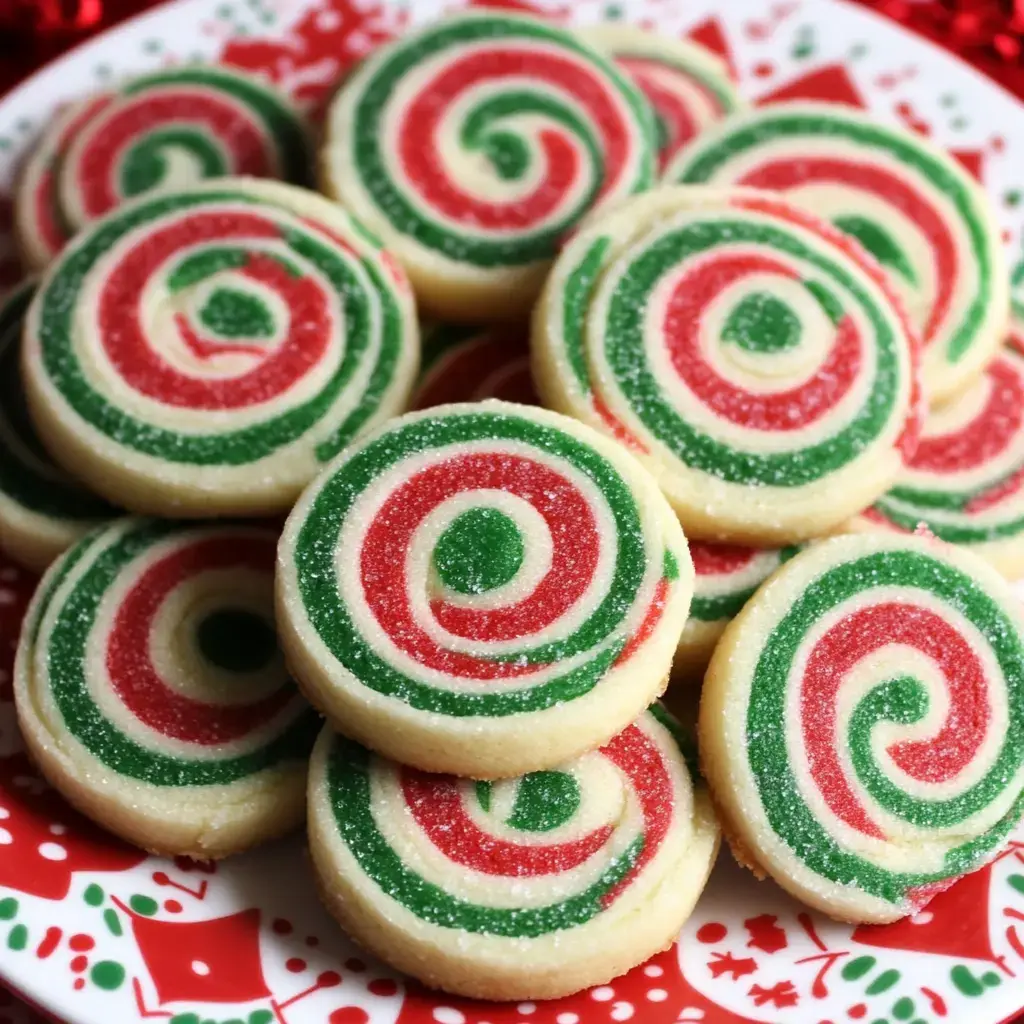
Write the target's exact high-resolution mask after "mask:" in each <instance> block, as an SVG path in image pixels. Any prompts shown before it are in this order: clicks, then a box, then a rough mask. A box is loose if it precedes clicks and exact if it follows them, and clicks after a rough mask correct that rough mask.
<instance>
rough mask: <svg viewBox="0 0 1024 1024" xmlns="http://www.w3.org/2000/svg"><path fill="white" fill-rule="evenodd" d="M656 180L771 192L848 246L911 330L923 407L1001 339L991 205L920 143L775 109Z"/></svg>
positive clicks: (848, 120)
mask: <svg viewBox="0 0 1024 1024" xmlns="http://www.w3.org/2000/svg"><path fill="white" fill-rule="evenodd" d="M665 180H666V181H673V182H678V183H680V184H688V185H699V184H706V185H715V186H719V187H721V186H736V185H745V186H750V187H754V188H765V189H773V190H776V189H777V190H780V191H783V192H785V193H786V196H787V198H789V199H792V201H793V202H796V203H800V204H801V205H802V206H805V207H806V208H807V209H809V210H811V211H812V212H813V213H815V214H817V215H818V216H820V217H822V218H824V219H826V220H829V221H831V222H832V223H833V224H835V225H836V227H838V228H840V229H841V230H843V231H845V232H847V233H848V234H850V235H852V236H853V237H854V238H856V239H857V240H858V241H859V242H860V243H861V244H862V245H864V246H865V248H867V249H868V250H869V251H870V252H871V253H872V254H873V255H874V256H875V257H876V258H877V259H878V260H879V262H881V263H882V264H883V265H884V266H885V268H886V270H887V271H888V274H889V278H890V280H891V282H892V284H893V286H894V287H895V288H896V289H898V291H899V293H900V295H901V297H902V298H903V301H904V303H905V304H906V307H907V310H908V312H909V314H910V316H911V318H912V320H913V321H914V323H915V325H916V326H917V327H918V329H919V330H920V332H921V335H922V340H923V343H924V363H923V370H924V383H925V391H926V394H927V397H928V400H929V401H930V402H939V401H942V400H944V399H946V398H949V397H950V396H952V395H954V394H956V393H957V392H958V391H960V390H962V389H963V388H964V387H965V386H967V385H968V384H969V383H970V382H971V380H972V379H973V378H975V377H977V375H978V374H979V373H981V371H982V370H983V369H984V367H985V365H986V364H987V363H988V362H989V360H990V359H991V358H992V357H993V355H994V354H995V352H996V349H998V347H999V345H1000V343H1001V341H1002V337H1003V332H1004V331H1005V329H1006V321H1007V315H1008V310H1009V300H1008V290H1007V277H1008V275H1007V268H1006V261H1005V258H1004V255H1003V248H1002V241H1001V237H1000V229H999V225H998V223H997V221H996V218H995V215H994V213H993V210H992V207H991V203H990V201H989V199H988V197H987V196H986V195H985V193H984V191H983V190H982V189H981V188H980V187H979V185H978V184H977V183H976V182H975V181H973V180H972V179H971V178H970V176H969V175H968V174H967V172H966V171H965V170H964V169H963V168H962V167H961V166H960V165H959V164H958V163H957V162H956V161H955V160H954V159H953V158H952V157H951V156H949V155H948V154H947V153H945V152H943V151H942V150H940V149H939V148H938V147H936V146H934V145H933V144H932V143H930V142H928V141H927V140H926V139H922V138H921V137H920V136H918V135H912V134H911V133H910V132H906V131H901V130H899V129H896V128H891V127H889V126H887V125H882V124H878V123H876V122H875V121H873V120H872V119H871V118H870V117H869V116H868V115H865V114H862V113H861V112H859V111H857V110H853V109H850V108H849V107H845V106H839V105H836V104H827V103H780V104H773V105H771V106H768V107H763V108H761V109H760V110H757V111H751V112H749V113H746V114H739V115H736V116H734V117H730V118H728V119H727V120H726V121H723V122H721V123H720V124H719V125H716V126H713V127H712V128H711V129H710V130H709V131H708V132H706V133H705V134H704V135H702V136H701V137H700V138H699V139H696V140H694V142H693V143H692V144H691V145H689V146H687V147H686V148H685V149H684V150H683V151H682V152H680V153H679V155H678V156H677V158H676V159H675V161H674V162H673V163H672V164H671V166H669V167H668V169H667V170H666V172H665Z"/></svg>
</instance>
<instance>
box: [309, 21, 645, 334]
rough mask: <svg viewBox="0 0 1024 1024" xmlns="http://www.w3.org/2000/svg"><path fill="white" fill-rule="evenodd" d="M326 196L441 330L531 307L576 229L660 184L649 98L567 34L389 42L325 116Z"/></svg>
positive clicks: (449, 31) (461, 28)
mask: <svg viewBox="0 0 1024 1024" xmlns="http://www.w3.org/2000/svg"><path fill="white" fill-rule="evenodd" d="M325 129H326V142H325V146H324V150H323V153H322V161H321V166H322V182H321V183H322V185H323V186H324V188H325V190H326V191H327V192H328V193H329V194H331V195H333V196H335V197H337V198H338V199H339V200H340V201H341V202H342V203H343V204H344V205H345V206H346V207H348V208H349V209H351V210H352V212H353V213H354V214H355V215H356V216H357V217H359V218H360V219H362V220H363V221H364V222H365V223H367V224H368V225H369V226H370V227H371V228H372V229H373V230H374V231H376V232H377V233H378V234H380V235H381V237H382V238H383V239H384V242H385V244H386V245H387V246H388V248H389V249H391V250H393V251H394V252H395V254H396V255H397V256H398V258H399V259H400V260H401V261H402V262H403V264H404V265H405V267H406V269H407V270H408V272H409V276H410V277H411V279H412V281H413V285H414V287H415V288H416V295H417V299H418V300H419V301H420V304H421V306H422V307H423V308H424V309H425V310H426V311H427V312H429V313H430V314H431V315H433V316H436V317H437V318H438V319H441V320H454V321H458V322H469V323H493V322H501V321H503V320H506V319H508V318H509V317H515V316H522V315H525V314H526V313H528V312H529V310H530V307H531V305H532V304H533V300H534V299H535V298H536V296H537V293H538V292H539V291H540V288H541V285H542V284H543V280H544V275H545V274H546V273H547V270H548V267H549V265H550V261H551V259H552V258H553V257H554V255H555V253H556V251H557V248H558V246H559V244H560V242H561V240H562V239H563V238H564V236H565V235H566V233H567V232H568V231H570V230H571V229H572V228H573V226H574V225H575V224H576V223H577V221H578V220H579V219H580V218H581V217H582V216H583V215H584V214H586V213H587V212H588V211H589V210H590V209H592V208H593V207H594V206H595V205H596V204H598V203H601V202H606V201H613V200H617V199H621V198H622V197H623V196H627V195H630V194H631V193H633V192H637V191H641V190H643V189H646V188H648V187H649V186H650V185H651V184H652V183H653V181H654V177H655V173H656V167H655V162H656V149H657V147H656V141H655V131H654V119H653V115H652V113H651V110H650V108H649V106H648V105H647V102H646V101H645V100H644V98H643V95H642V94H641V93H640V91H639V89H637V88H636V86H634V85H633V84H632V83H631V82H630V80H629V79H628V77H627V76H626V75H625V74H624V73H623V72H621V71H619V70H618V69H616V68H615V66H614V65H613V64H612V62H611V61H610V60H609V59H607V58H606V57H604V56H602V55H601V54H600V53H599V52H598V51H597V50H595V49H593V48H591V47H590V46H588V45H587V44H585V43H584V42H582V41H581V40H580V39H579V38H578V37H577V36H575V35H573V34H572V33H570V32H568V31H567V30H565V29H561V28H558V27H556V26H554V25H551V24H549V23H547V22H543V21H540V20H536V19H533V18H529V17H526V16H522V15H516V14H510V13H507V12H497V11H480V10H477V11H470V12H464V13H461V14H457V15H453V16H451V17H448V18H446V19H444V20H442V21H439V22H436V23H435V24H432V25H429V26H427V27H426V28H423V29H420V30H419V31H416V32H412V33H409V34H407V35H404V36H403V37H402V38H401V39H399V40H396V41H395V42H393V43H391V44H389V45H387V46H383V47H381V48H380V49H379V50H377V51H376V52H375V53H373V54H372V55H371V56H370V57H369V58H367V59H366V60H365V61H364V62H363V63H362V64H360V65H359V66H358V67H357V68H356V70H355V71H353V73H352V74H351V75H350V76H349V77H348V78H346V80H345V83H344V85H343V86H342V88H341V89H340V90H339V92H338V94H337V96H336V97H335V99H334V101H333V103H332V105H331V108H330V110H329V112H328V114H327V118H326V122H325Z"/></svg>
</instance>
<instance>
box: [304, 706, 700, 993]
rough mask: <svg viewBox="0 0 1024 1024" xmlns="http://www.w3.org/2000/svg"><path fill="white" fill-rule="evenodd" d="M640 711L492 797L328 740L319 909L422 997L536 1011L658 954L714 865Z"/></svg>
mask: <svg viewBox="0 0 1024 1024" xmlns="http://www.w3.org/2000/svg"><path fill="white" fill-rule="evenodd" d="M676 729H677V727H676V726H675V723H674V722H672V720H671V719H670V718H669V717H668V715H667V714H666V713H665V712H664V711H663V710H662V709H661V708H658V707H657V706H655V707H654V708H652V709H651V711H649V712H646V713H645V714H643V715H642V716H641V717H640V718H639V719H638V720H637V721H636V722H635V723H634V724H633V725H630V726H627V728H626V729H625V730H624V731H622V732H621V733H619V734H618V735H617V736H615V737H614V738H613V739H612V740H611V741H610V742H608V743H607V744H606V745H605V746H603V747H602V748H601V749H600V750H595V751H593V752H592V753H589V754H584V755H583V756H581V757H580V758H578V759H576V760H574V761H571V762H568V763H565V764H562V765H559V766H558V767H557V768H556V769H554V770H552V771H544V772H535V773H532V774H529V775H525V776H523V777H521V778H517V779H508V780H505V781H502V782H497V783H486V782H483V783H481V782H477V783H473V782H471V781H469V780H466V779H457V778H453V777H451V776H444V775H441V776H438V775H428V774H426V773H422V772H418V771H415V770H414V769H411V768H405V767H403V766H401V765H399V764H395V763H393V762H389V761H386V760H384V759H383V758H380V757H378V756H377V755H374V754H371V753H369V752H368V751H367V750H366V749H364V748H363V747H361V746H359V745H358V744H357V743H354V742H353V741H351V740H348V739H343V738H342V737H340V736H337V735H334V734H332V733H331V732H330V730H329V729H325V730H324V732H323V735H322V736H321V738H320V739H319V741H318V742H317V746H316V749H315V750H314V753H313V763H312V765H311V768H310V779H309V834H310V853H311V855H312V861H313V866H314V870H315V873H316V877H317V882H318V886H319V889H320V892H321V896H322V898H323V900H324V902H325V903H326V905H327V908H328V910H330V912H331V913H332V914H333V915H334V916H335V917H336V918H337V919H338V920H339V921H340V922H341V924H342V926H343V927H344V928H345V929H346V930H347V931H348V932H350V933H351V934H352V936H353V937H354V938H355V939H356V940H357V941H358V942H359V943H360V944H362V945H364V946H366V947H367V948H368V949H370V950H371V951H372V952H374V953H375V954H376V955H377V956H379V957H381V958H382V959H383V960H385V961H387V962H388V963H390V964H392V965H393V966H395V967H396V968H398V969H399V970H402V971H405V972H407V973H409V974H412V975H414V976H416V977H418V978H420V979H422V980H423V981H424V982H426V983H427V984H428V985H430V986H432V987H438V988H442V989H445V990H446V991H449V992H455V993H459V994H462V995H469V996H476V997H480V998H484V999H549V998H555V997H557V996H563V995H568V994H570V993H572V992H577V991H579V990H580V989H583V988H586V987H588V986H590V985H596V984H600V983H602V982H605V981H608V980H609V979H611V978H613V977H615V976H617V975H619V974H622V973H624V972H625V971H627V970H629V969H630V968H631V967H634V966H636V965H637V964H639V963H642V962H643V961H644V960H646V959H647V958H648V957H649V956H651V955H653V954H654V953H656V952H658V951H660V950H662V949H665V948H666V947H667V946H669V945H670V944H671V943H672V942H673V941H674V940H675V938H676V936H677V934H678V932H679V929H680V927H681V926H682V924H683V923H684V922H685V920H686V919H687V917H689V915H690V912H691V911H692V909H693V906H694V904H695V903H696V901H697V897H698V896H699V895H700V892H701V890H702V889H703V887H704V884H705V882H706V880H707V877H708V874H709V873H710V871H711V865H712V864H713V863H714V860H715V854H716V853H717V850H718V826H717V824H716V822H715V818H714V814H713V812H712V810H711V806H710V803H709V801H708V799H707V794H706V792H705V791H704V789H703V787H700V788H695V786H694V782H693V781H692V780H691V776H690V771H689V769H688V766H687V762H686V760H684V758H683V755H682V753H681V752H680V748H679V746H678V745H677V739H676V736H675V731H676Z"/></svg>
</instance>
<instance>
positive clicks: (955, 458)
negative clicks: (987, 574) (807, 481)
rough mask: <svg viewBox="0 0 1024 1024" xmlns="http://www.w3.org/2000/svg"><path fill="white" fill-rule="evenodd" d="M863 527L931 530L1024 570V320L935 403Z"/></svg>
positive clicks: (1015, 573)
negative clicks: (963, 384)
mask: <svg viewBox="0 0 1024 1024" xmlns="http://www.w3.org/2000/svg"><path fill="white" fill-rule="evenodd" d="M852 525H853V526H854V527H856V528H859V529H892V530H902V531H913V530H916V529H918V528H919V527H921V528H924V529H927V530H928V531H929V532H930V533H932V534H934V535H935V536H936V537H938V538H940V539H941V540H945V541H949V542H950V543H951V544H961V545H964V546H965V547H968V548H970V549H971V551H973V552H974V553H975V554H977V555H980V556H981V557H982V558H984V559H986V560H987V561H989V562H991V563H992V564H993V565H994V566H995V567H996V568H997V569H999V571H1000V572H1002V573H1003V575H1004V576H1006V577H1007V579H1010V580H1016V579H1018V578H1019V577H1020V576H1021V574H1022V573H1024V321H1021V320H1018V321H1015V322H1014V325H1013V328H1012V329H1011V331H1010V336H1009V338H1008V339H1007V342H1006V345H1005V346H1004V347H1003V350H1002V352H1001V353H1000V354H999V356H998V357H997V358H996V359H995V360H994V361H993V362H992V363H991V364H990V365H989V367H988V368H987V369H986V370H985V373H984V375H983V376H982V377H981V378H980V379H979V380H977V381H976V382H975V383H974V384H972V385H971V386H970V387H969V388H968V389H967V390H966V391H965V392H964V393H963V394H961V395H960V396H959V397H957V398H955V399H953V400H952V401H950V402H947V403H946V404H945V405H943V406H940V407H938V408H935V409H933V410H932V411H931V412H930V413H929V414H928V416H927V418H926V419H925V422H924V428H923V430H922V433H921V442H920V444H919V445H918V448H917V450H916V451H915V452H914V455H913V456H912V458H911V459H910V461H909V462H908V464H907V465H906V467H905V468H904V470H903V472H902V473H901V474H900V476H899V478H898V479H897V481H896V486H895V487H893V488H892V489H891V490H890V491H889V492H888V493H886V494H885V495H884V496H883V497H882V498H880V499H879V500H878V501H877V502H875V504H874V505H873V506H872V507H871V508H870V509H868V511H867V512H865V513H864V515H863V516H860V517H859V518H858V519H857V520H856V522H855V523H854V524H852Z"/></svg>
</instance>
